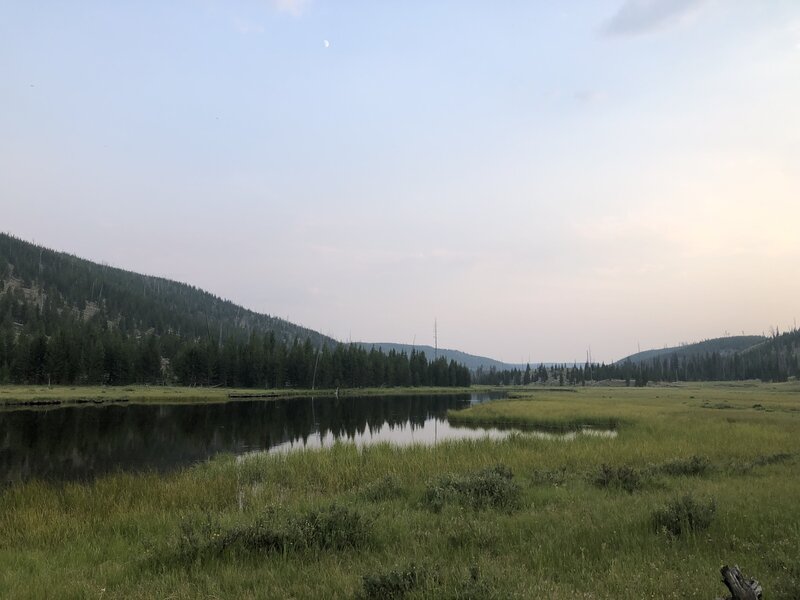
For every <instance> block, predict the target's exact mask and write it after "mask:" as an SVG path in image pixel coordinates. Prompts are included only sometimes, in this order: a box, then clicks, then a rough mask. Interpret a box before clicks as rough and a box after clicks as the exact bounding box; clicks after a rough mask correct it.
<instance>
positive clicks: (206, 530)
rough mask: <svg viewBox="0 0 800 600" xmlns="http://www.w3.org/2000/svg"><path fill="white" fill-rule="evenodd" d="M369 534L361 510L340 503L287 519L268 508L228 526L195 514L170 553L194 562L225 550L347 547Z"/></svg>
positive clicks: (359, 541)
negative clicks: (254, 517)
mask: <svg viewBox="0 0 800 600" xmlns="http://www.w3.org/2000/svg"><path fill="white" fill-rule="evenodd" d="M369 534H370V525H369V523H368V522H367V520H366V519H365V518H364V517H363V516H362V515H361V514H360V513H359V512H357V511H355V510H352V509H349V508H346V507H342V506H337V505H332V506H329V507H326V508H323V509H319V510H311V511H308V512H306V513H303V514H299V515H297V514H296V515H289V516H288V517H284V518H279V516H278V515H276V514H275V513H274V511H271V510H268V511H266V512H265V513H264V514H262V515H260V516H259V517H258V518H256V519H255V520H254V521H252V522H250V523H240V524H236V525H233V526H229V527H227V528H225V527H222V526H221V525H220V524H219V523H218V522H217V521H215V520H213V519H212V518H210V517H205V518H200V519H198V518H196V517H195V518H190V519H187V520H186V521H184V522H183V523H182V524H181V526H180V533H179V536H178V540H177V544H176V545H175V546H173V548H174V550H173V551H172V552H170V553H169V554H172V555H173V556H175V557H177V558H178V559H179V560H181V561H184V562H186V561H189V562H193V561H195V560H197V559H198V558H202V557H205V556H212V555H219V554H222V553H223V552H225V551H226V550H231V551H244V552H266V553H271V552H277V553H284V552H287V551H289V550H308V549H319V550H344V549H348V548H358V547H360V546H362V545H363V544H364V543H366V541H367V540H368V539H369Z"/></svg>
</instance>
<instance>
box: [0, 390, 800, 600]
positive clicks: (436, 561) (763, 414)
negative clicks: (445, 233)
mask: <svg viewBox="0 0 800 600" xmlns="http://www.w3.org/2000/svg"><path fill="white" fill-rule="evenodd" d="M519 396H520V397H517V398H512V399H509V400H507V401H500V402H495V403H492V404H489V405H482V406H477V407H473V408H471V409H468V410H466V411H463V412H460V413H456V414H453V415H451V418H452V419H453V420H454V421H461V422H466V421H469V422H471V423H472V424H477V423H479V422H492V423H498V422H515V423H526V424H529V425H537V424H541V423H548V424H558V423H560V424H569V423H576V422H582V421H586V420H591V419H594V420H596V421H598V422H600V421H603V420H605V421H610V420H613V421H614V422H616V423H617V425H618V432H619V435H618V436H617V437H616V438H614V439H608V438H594V437H588V436H579V437H578V438H576V439H575V440H574V441H572V442H565V441H546V440H541V439H534V438H532V437H526V436H524V435H519V436H512V437H511V438H509V439H507V440H504V441H501V442H489V441H477V442H459V443H448V444H442V445H439V446H436V447H410V448H404V449H397V448H394V447H391V446H387V445H382V446H376V447H369V448H365V449H363V450H360V451H359V450H357V449H355V448H354V447H352V446H348V445H338V446H336V447H334V448H333V449H330V450H326V451H309V452H300V453H295V454H288V455H285V456H255V457H249V458H247V459H245V460H238V461H237V460H236V459H235V458H233V457H230V456H227V457H221V458H218V459H216V460H213V461H211V462H210V463H207V464H203V465H199V466H197V467H194V468H191V469H188V470H185V471H183V472H181V473H177V474H174V475H169V476H165V477H160V476H156V475H116V476H113V477H107V478H104V479H101V480H99V481H97V482H95V483H92V484H89V485H80V484H69V485H63V486H53V485H48V484H44V483H37V482H32V483H27V484H23V485H18V486H14V487H12V488H8V489H6V490H4V491H3V492H2V495H0V531H2V532H3V535H2V536H1V537H0V561H2V564H3V565H4V568H3V570H2V571H0V596H2V597H13V598H40V597H59V598H111V597H113V598H165V597H169V598H216V597H225V598H231V597H242V598H355V597H361V598H392V597H393V598H453V599H455V598H463V599H465V598H513V597H519V598H530V597H546V598H564V599H566V598H570V599H572V598H598V599H599V598H682V599H683V598H703V599H709V598H714V597H717V596H722V595H723V591H724V589H723V588H722V587H721V584H719V583H718V569H719V567H720V565H722V564H733V563H736V564H739V565H740V566H741V567H742V569H743V570H744V571H745V572H746V573H747V574H749V575H751V576H754V577H757V578H758V579H759V580H760V581H761V582H762V584H763V585H764V588H765V591H766V594H768V597H769V598H773V599H784V600H792V599H794V600H796V598H798V597H800V546H799V545H798V544H797V540H798V539H800V503H798V502H797V498H800V412H798V411H799V410H800V395H798V392H797V390H796V389H793V388H791V387H789V386H755V387H743V386H734V387H729V386H693V387H685V388H647V389H608V388H605V389H603V388H596V389H579V390H576V391H575V392H574V393H557V392H545V391H541V392H535V391H534V392H522V393H520V394H519ZM686 497H688V498H689V499H688V501H687V500H684V498H686ZM678 500H679V502H675V503H674V504H671V503H672V502H673V501H678Z"/></svg>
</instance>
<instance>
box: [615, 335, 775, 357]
mask: <svg viewBox="0 0 800 600" xmlns="http://www.w3.org/2000/svg"><path fill="white" fill-rule="evenodd" d="M766 340H767V338H766V337H764V336H763V335H731V336H727V337H721V338H713V339H710V340H703V341H702V342H696V343H694V344H683V345H681V346H674V347H672V348H660V349H655V350H643V351H642V352H637V353H636V354H632V355H631V356H628V357H626V358H623V359H622V360H620V361H617V362H619V363H626V362H632V363H640V362H648V361H652V360H653V359H663V358H664V357H671V356H673V355H675V356H679V357H688V356H702V355H705V354H714V353H715V352H716V353H717V354H719V355H721V356H729V355H732V354H735V353H736V352H741V351H743V350H747V349H748V348H752V347H753V346H755V345H756V344H760V343H761V342H764V341H766Z"/></svg>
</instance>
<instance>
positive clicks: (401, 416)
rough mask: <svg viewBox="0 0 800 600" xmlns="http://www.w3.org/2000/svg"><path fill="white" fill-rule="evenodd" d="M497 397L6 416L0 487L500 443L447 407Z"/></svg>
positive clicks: (61, 410) (61, 409)
mask: <svg viewBox="0 0 800 600" xmlns="http://www.w3.org/2000/svg"><path fill="white" fill-rule="evenodd" d="M499 397H502V395H500V394H493V395H490V394H460V395H445V396H442V395H428V396H424V395H415V396H373V397H358V398H347V397H342V398H313V399H312V398H293V399H285V400H281V399H278V400H274V399H271V400H263V401H262V400H243V401H231V402H227V403H220V404H212V403H208V404H130V405H120V404H106V405H91V406H57V407H51V408H46V409H40V408H27V409H13V410H4V411H0V484H8V483H13V482H16V481H25V480H29V479H33V478H39V479H47V480H57V481H72V480H90V479H93V478H94V477H97V476H99V475H103V474H105V473H110V472H115V471H144V470H155V471H159V472H165V471H170V470H174V469H178V468H180V467H184V466H187V465H190V464H193V463H197V462H200V461H204V460H207V459H209V458H211V457H212V456H214V455H215V454H218V453H221V452H229V453H233V454H237V455H243V454H247V453H251V452H261V451H272V452H286V451H292V450H296V449H300V448H316V447H320V446H329V445H331V444H333V443H334V442H335V441H337V440H346V441H352V442H355V443H356V444H361V445H363V444H371V443H378V442H384V441H385V442H391V443H396V444H413V443H425V444H432V443H436V442H438V441H441V440H445V439H455V438H467V437H469V438H476V437H483V436H490V437H502V436H503V435H508V432H505V431H500V430H497V429H469V428H457V427H453V426H451V425H449V424H448V422H447V420H446V414H447V411H448V410H449V409H459V408H465V407H467V406H470V405H472V404H478V403H481V402H485V401H487V400H490V399H493V398H499Z"/></svg>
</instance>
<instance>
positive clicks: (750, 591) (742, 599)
mask: <svg viewBox="0 0 800 600" xmlns="http://www.w3.org/2000/svg"><path fill="white" fill-rule="evenodd" d="M720 573H722V583H724V584H725V586H726V587H727V588H728V590H729V591H730V593H731V596H730V597H729V598H727V600H761V598H762V594H763V591H762V589H761V584H760V583H758V581H756V580H755V579H745V576H744V575H742V572H741V571H740V570H739V567H738V566H734V567H733V568H732V569H731V568H730V567H728V566H724V567H722V569H720Z"/></svg>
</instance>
